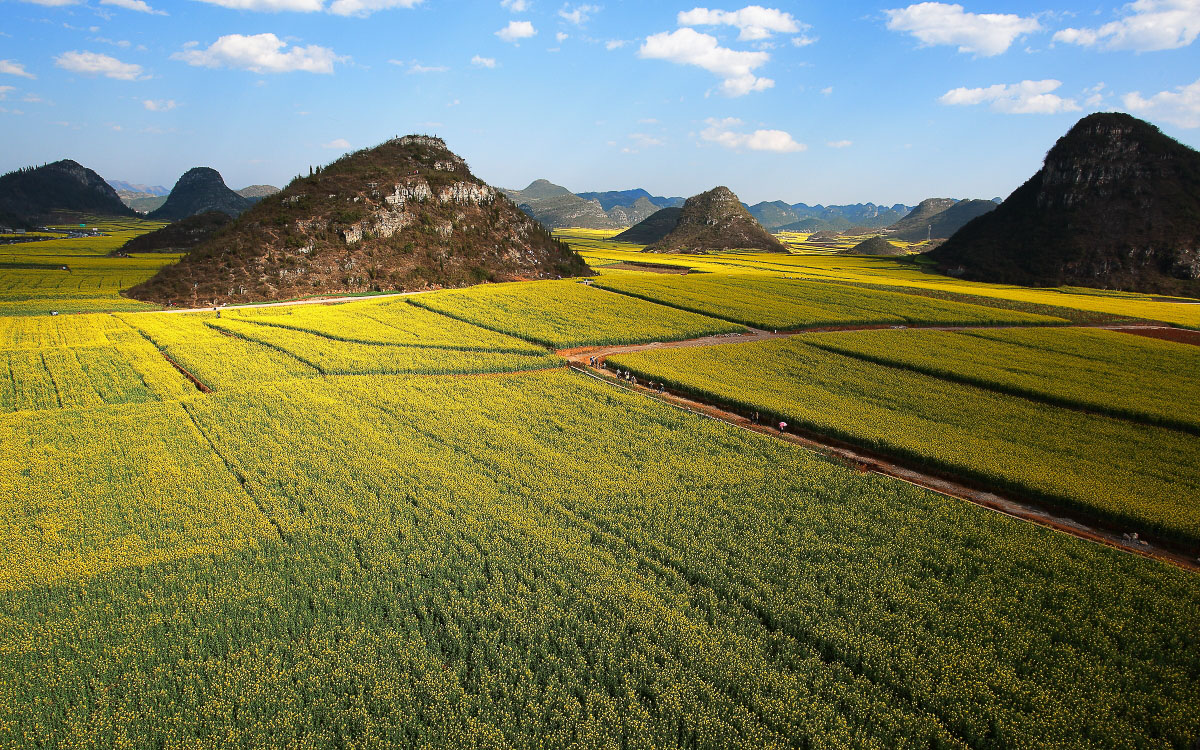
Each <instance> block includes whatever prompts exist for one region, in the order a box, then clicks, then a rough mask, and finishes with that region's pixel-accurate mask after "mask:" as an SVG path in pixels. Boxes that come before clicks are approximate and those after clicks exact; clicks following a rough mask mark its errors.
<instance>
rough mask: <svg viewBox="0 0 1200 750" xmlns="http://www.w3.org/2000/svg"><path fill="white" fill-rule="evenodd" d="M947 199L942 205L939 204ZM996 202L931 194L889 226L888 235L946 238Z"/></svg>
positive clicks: (914, 240)
mask: <svg viewBox="0 0 1200 750" xmlns="http://www.w3.org/2000/svg"><path fill="white" fill-rule="evenodd" d="M947 201H949V205H948V206H946V207H945V208H941V210H938V209H939V208H940V207H941V206H943V205H945V203H946V202H947ZM995 209H996V204H995V203H993V202H992V201H990V200H987V201H985V200H965V201H953V200H951V199H949V198H930V199H929V200H926V201H921V205H920V206H918V207H917V208H916V209H914V210H913V212H912V213H911V214H909V215H908V216H906V217H904V219H903V220H901V221H899V222H897V223H895V224H893V225H892V226H890V227H888V229H889V230H890V236H892V237H895V238H896V239H900V240H906V241H908V242H920V241H921V240H924V239H927V238H928V239H935V240H937V239H943V240H944V239H946V238H947V237H950V236H951V235H953V234H954V233H955V232H957V231H958V230H959V229H961V228H963V227H964V226H965V225H966V223H967V222H968V221H970V220H971V219H974V218H975V217H976V216H983V215H984V214H986V213H988V212H989V211H994V210H995Z"/></svg>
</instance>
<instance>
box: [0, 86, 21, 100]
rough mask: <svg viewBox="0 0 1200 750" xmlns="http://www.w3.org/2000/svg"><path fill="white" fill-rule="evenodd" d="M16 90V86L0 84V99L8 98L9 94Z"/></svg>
mask: <svg viewBox="0 0 1200 750" xmlns="http://www.w3.org/2000/svg"><path fill="white" fill-rule="evenodd" d="M16 90H17V87H16V86H0V100H4V99H7V98H8V95H9V94H11V93H12V92H14V91H16Z"/></svg>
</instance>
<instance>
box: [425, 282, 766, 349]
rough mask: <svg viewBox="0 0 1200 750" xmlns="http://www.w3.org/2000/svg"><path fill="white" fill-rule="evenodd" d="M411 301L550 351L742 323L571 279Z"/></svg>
mask: <svg viewBox="0 0 1200 750" xmlns="http://www.w3.org/2000/svg"><path fill="white" fill-rule="evenodd" d="M410 301H411V302H412V304H414V305H417V306H419V307H423V308H426V309H428V310H433V311H434V312H439V313H442V314H444V315H448V316H450V317H452V318H457V319H459V320H464V321H467V322H468V323H474V324H475V325H479V326H482V327H484V328H490V329H492V330H494V331H500V332H501V333H506V334H509V335H511V336H517V337H519V338H523V339H526V340H528V341H535V342H537V343H539V344H543V345H545V346H550V347H554V348H555V349H566V348H569V347H577V346H596V345H602V344H638V343H644V342H648V341H670V340H674V339H687V338H699V337H701V336H708V335H712V334H717V333H734V332H738V331H742V330H744V329H743V328H742V326H740V325H737V324H734V323H729V322H727V321H723V320H714V319H713V318H709V317H706V316H703V315H697V314H695V313H690V312H685V311H682V310H670V309H666V308H664V307H662V306H661V305H655V304H652V303H649V302H645V301H643V300H639V299H635V298H632V297H627V296H622V295H618V294H613V293H611V292H606V291H603V290H600V289H593V288H589V287H587V286H584V285H583V284H579V283H577V282H573V281H540V282H536V283H520V284H495V285H489V286H483V287H473V288H471V289H465V290H461V291H453V292H439V293H437V294H422V295H418V296H415V297H411V298H410Z"/></svg>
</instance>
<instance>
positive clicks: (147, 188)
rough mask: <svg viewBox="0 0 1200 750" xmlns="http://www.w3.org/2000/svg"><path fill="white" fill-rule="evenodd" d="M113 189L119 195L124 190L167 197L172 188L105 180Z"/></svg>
mask: <svg viewBox="0 0 1200 750" xmlns="http://www.w3.org/2000/svg"><path fill="white" fill-rule="evenodd" d="M105 182H107V183H108V184H109V185H112V189H113V190H116V191H117V192H118V193H119V192H121V191H122V190H124V191H126V192H130V193H145V194H147V195H164V196H165V195H167V194H168V193H170V192H171V188H168V187H163V186H162V185H143V184H141V183H139V182H125V181H124V180H105Z"/></svg>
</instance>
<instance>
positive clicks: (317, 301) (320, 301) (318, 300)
mask: <svg viewBox="0 0 1200 750" xmlns="http://www.w3.org/2000/svg"><path fill="white" fill-rule="evenodd" d="M440 291H442V290H441V289H422V290H421V291H418V292H389V293H387V294H366V295H358V296H356V297H313V298H312V299H294V300H285V301H283V302H256V303H254V304H252V305H220V306H218V307H213V306H212V305H206V306H204V307H179V308H172V309H170V310H131V311H130V312H131V313H153V314H162V313H198V312H212V311H213V310H216V309H223V310H244V309H250V308H255V307H291V306H292V305H337V304H341V303H342V302H362V301H363V300H371V299H388V298H389V297H411V296H412V295H414V294H429V293H430V292H440Z"/></svg>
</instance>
